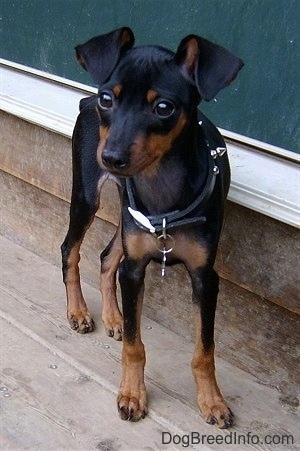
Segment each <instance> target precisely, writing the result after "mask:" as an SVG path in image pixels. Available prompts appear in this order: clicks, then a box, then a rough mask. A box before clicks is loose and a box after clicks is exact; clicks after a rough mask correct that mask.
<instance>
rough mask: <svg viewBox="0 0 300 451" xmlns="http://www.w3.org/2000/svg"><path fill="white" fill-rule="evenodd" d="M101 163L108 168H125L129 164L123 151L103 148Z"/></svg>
mask: <svg viewBox="0 0 300 451" xmlns="http://www.w3.org/2000/svg"><path fill="white" fill-rule="evenodd" d="M102 163H103V164H104V166H106V167H107V168H108V169H125V168H126V167H127V166H128V165H129V158H128V156H126V155H124V154H123V153H120V152H117V151H111V150H108V149H105V150H104V151H103V153H102Z"/></svg>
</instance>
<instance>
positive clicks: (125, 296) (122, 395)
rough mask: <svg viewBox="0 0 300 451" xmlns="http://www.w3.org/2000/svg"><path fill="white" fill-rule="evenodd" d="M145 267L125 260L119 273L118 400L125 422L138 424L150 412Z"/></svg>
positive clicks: (133, 261) (121, 415) (130, 260)
mask: <svg viewBox="0 0 300 451" xmlns="http://www.w3.org/2000/svg"><path fill="white" fill-rule="evenodd" d="M144 276H145V265H143V264H141V263H140V262H138V261H135V260H132V259H129V258H125V259H124V260H123V262H122V263H121V266H120V270H119V280H120V285H121V291H122V305H123V320H124V326H123V327H124V329H123V353H122V366H123V369H122V371H123V374H122V381H121V385H120V390H119V395H118V398H117V403H118V410H119V414H120V417H121V418H122V419H123V420H131V421H138V420H139V419H141V418H144V417H145V416H146V414H147V412H148V407H147V394H146V387H145V382H144V367H145V363H146V355H145V349H144V344H143V342H142V339H141V330H140V328H141V327H140V326H141V312H142V304H143V295H144Z"/></svg>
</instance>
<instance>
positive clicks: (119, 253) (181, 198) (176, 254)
mask: <svg viewBox="0 0 300 451" xmlns="http://www.w3.org/2000/svg"><path fill="white" fill-rule="evenodd" d="M133 43H134V36H133V33H132V31H131V30H130V29H129V28H126V27H125V28H121V29H118V30H116V31H113V32H111V33H109V34H105V35H102V36H98V37H96V38H93V39H91V40H90V41H88V42H87V43H85V44H83V45H80V46H78V47H77V48H76V52H77V58H78V61H79V62H80V64H81V65H82V66H83V67H84V68H85V69H86V70H87V71H89V72H90V74H91V76H92V77H93V79H94V81H95V82H96V83H97V85H98V87H99V92H98V95H97V96H92V97H90V98H88V99H84V100H83V101H82V102H81V104H80V109H81V111H80V114H79V117H78V119H77V123H76V126H75V130H74V135H73V192H72V202H71V209H70V225H69V230H68V233H67V236H66V238H65V241H64V243H63V245H62V260H63V277H64V283H65V285H66V290H67V299H68V319H69V322H70V324H71V327H72V329H75V330H77V332H79V333H86V332H91V331H92V330H93V329H94V322H93V319H92V318H91V315H90V313H89V311H88V308H87V306H86V303H85V301H84V298H83V295H82V291H81V286H80V276H79V269H78V263H79V259H80V255H79V250H80V245H81V242H82V240H83V238H84V234H85V232H86V230H87V229H88V227H89V226H90V224H91V223H92V221H93V218H94V215H95V213H96V211H97V209H98V207H99V197H100V191H101V187H102V185H103V183H104V182H105V180H106V179H108V178H113V179H114V180H116V182H117V183H118V185H119V190H120V196H121V202H122V214H121V218H120V224H119V227H118V229H117V232H116V234H115V236H114V238H113V240H112V241H111V243H110V244H109V245H108V247H107V248H106V249H105V250H104V252H103V253H102V255H101V262H102V265H101V292H102V300H103V312H102V318H103V321H104V325H105V328H106V331H107V334H108V335H109V336H111V337H114V338H115V339H116V340H120V339H123V359H122V361H123V376H122V382H121V386H120V391H119V395H118V400H117V402H118V409H119V413H120V416H121V418H122V419H129V420H132V421H136V420H139V419H140V418H144V416H145V415H146V414H147V411H148V407H147V396H146V389H145V383H144V365H145V351H144V345H143V342H142V340H141V333H140V318H141V311H142V302H143V292H144V276H145V270H146V266H147V265H148V263H149V262H150V260H155V261H158V262H160V263H161V265H162V275H164V271H165V266H166V265H169V264H170V265H172V264H174V263H183V264H184V265H185V267H186V269H187V271H188V273H189V275H190V277H191V282H192V288H193V304H194V310H195V323H196V346H195V352H194V356H193V360H192V370H193V374H194V377H195V381H196V384H197V397H198V404H199V408H200V410H201V412H202V415H203V417H204V419H205V421H207V422H208V423H210V424H217V425H218V426H219V427H221V428H226V427H229V426H231V425H232V423H233V415H232V412H231V411H230V409H229V408H228V407H227V405H226V403H225V401H224V399H223V397H222V395H221V393H220V390H219V388H218V385H217V382H216V378H215V365H214V317H215V309H216V303H217V295H218V275H217V274H216V272H215V271H214V269H213V265H214V261H215V256H216V252H217V246H218V240H219V236H220V231H221V227H222V220H223V210H224V201H225V198H226V195H227V191H228V188H229V183H230V170H229V164H228V159H227V155H226V153H225V151H226V148H225V144H224V141H223V139H222V137H221V136H220V134H219V132H218V131H217V129H216V128H215V127H214V126H213V125H212V123H211V122H209V120H208V119H207V118H206V117H205V116H203V115H201V114H200V113H198V111H197V106H198V104H199V102H200V101H201V99H204V100H210V99H212V98H213V97H214V96H215V95H216V94H217V93H218V92H219V91H220V90H221V89H222V88H224V87H226V86H227V85H228V84H229V83H230V82H231V81H232V80H233V79H234V78H235V76H236V75H237V73H238V71H239V70H240V69H241V67H242V65H243V63H242V61H241V60H240V59H239V58H237V57H235V56H234V55H232V54H231V53H230V52H229V51H227V50H226V49H224V48H223V47H220V46H218V45H215V44H213V43H211V42H209V41H207V40H205V39H203V38H201V37H199V36H196V35H189V36H187V37H186V38H184V39H183V40H182V41H181V43H180V45H179V47H178V49H177V51H176V53H175V54H174V53H173V52H171V51H169V50H167V49H165V48H162V47H157V46H143V47H133ZM117 270H119V281H120V285H121V292H122V310H123V318H122V315H121V313H120V310H119V308H118V304H117V299H116V272H117Z"/></svg>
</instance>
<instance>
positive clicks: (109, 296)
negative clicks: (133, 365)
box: [100, 223, 123, 340]
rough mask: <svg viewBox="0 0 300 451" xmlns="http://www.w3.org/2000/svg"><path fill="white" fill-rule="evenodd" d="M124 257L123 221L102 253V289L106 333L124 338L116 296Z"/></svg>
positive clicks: (116, 337)
mask: <svg viewBox="0 0 300 451" xmlns="http://www.w3.org/2000/svg"><path fill="white" fill-rule="evenodd" d="M122 257H123V245H122V237H121V223H120V224H119V226H118V228H117V231H116V233H115V235H114V237H113V239H112V241H111V242H110V243H109V245H108V246H107V248H106V249H104V251H103V252H102V253H101V257H100V258H101V273H100V290H101V293H102V305H103V306H102V321H103V323H104V326H105V329H106V333H107V335H108V336H109V337H113V338H114V339H115V340H122V330H123V319H122V315H121V312H120V310H119V307H118V302H117V296H116V273H117V270H118V267H119V264H120V261H121V258H122Z"/></svg>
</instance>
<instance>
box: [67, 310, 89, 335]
mask: <svg viewBox="0 0 300 451" xmlns="http://www.w3.org/2000/svg"><path fill="white" fill-rule="evenodd" d="M68 320H69V323H70V326H71V329H73V330H76V332H78V333H79V334H87V333H89V332H93V330H94V329H95V323H94V320H93V318H92V317H91V315H90V313H89V311H88V310H84V311H77V312H76V313H70V314H68Z"/></svg>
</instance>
